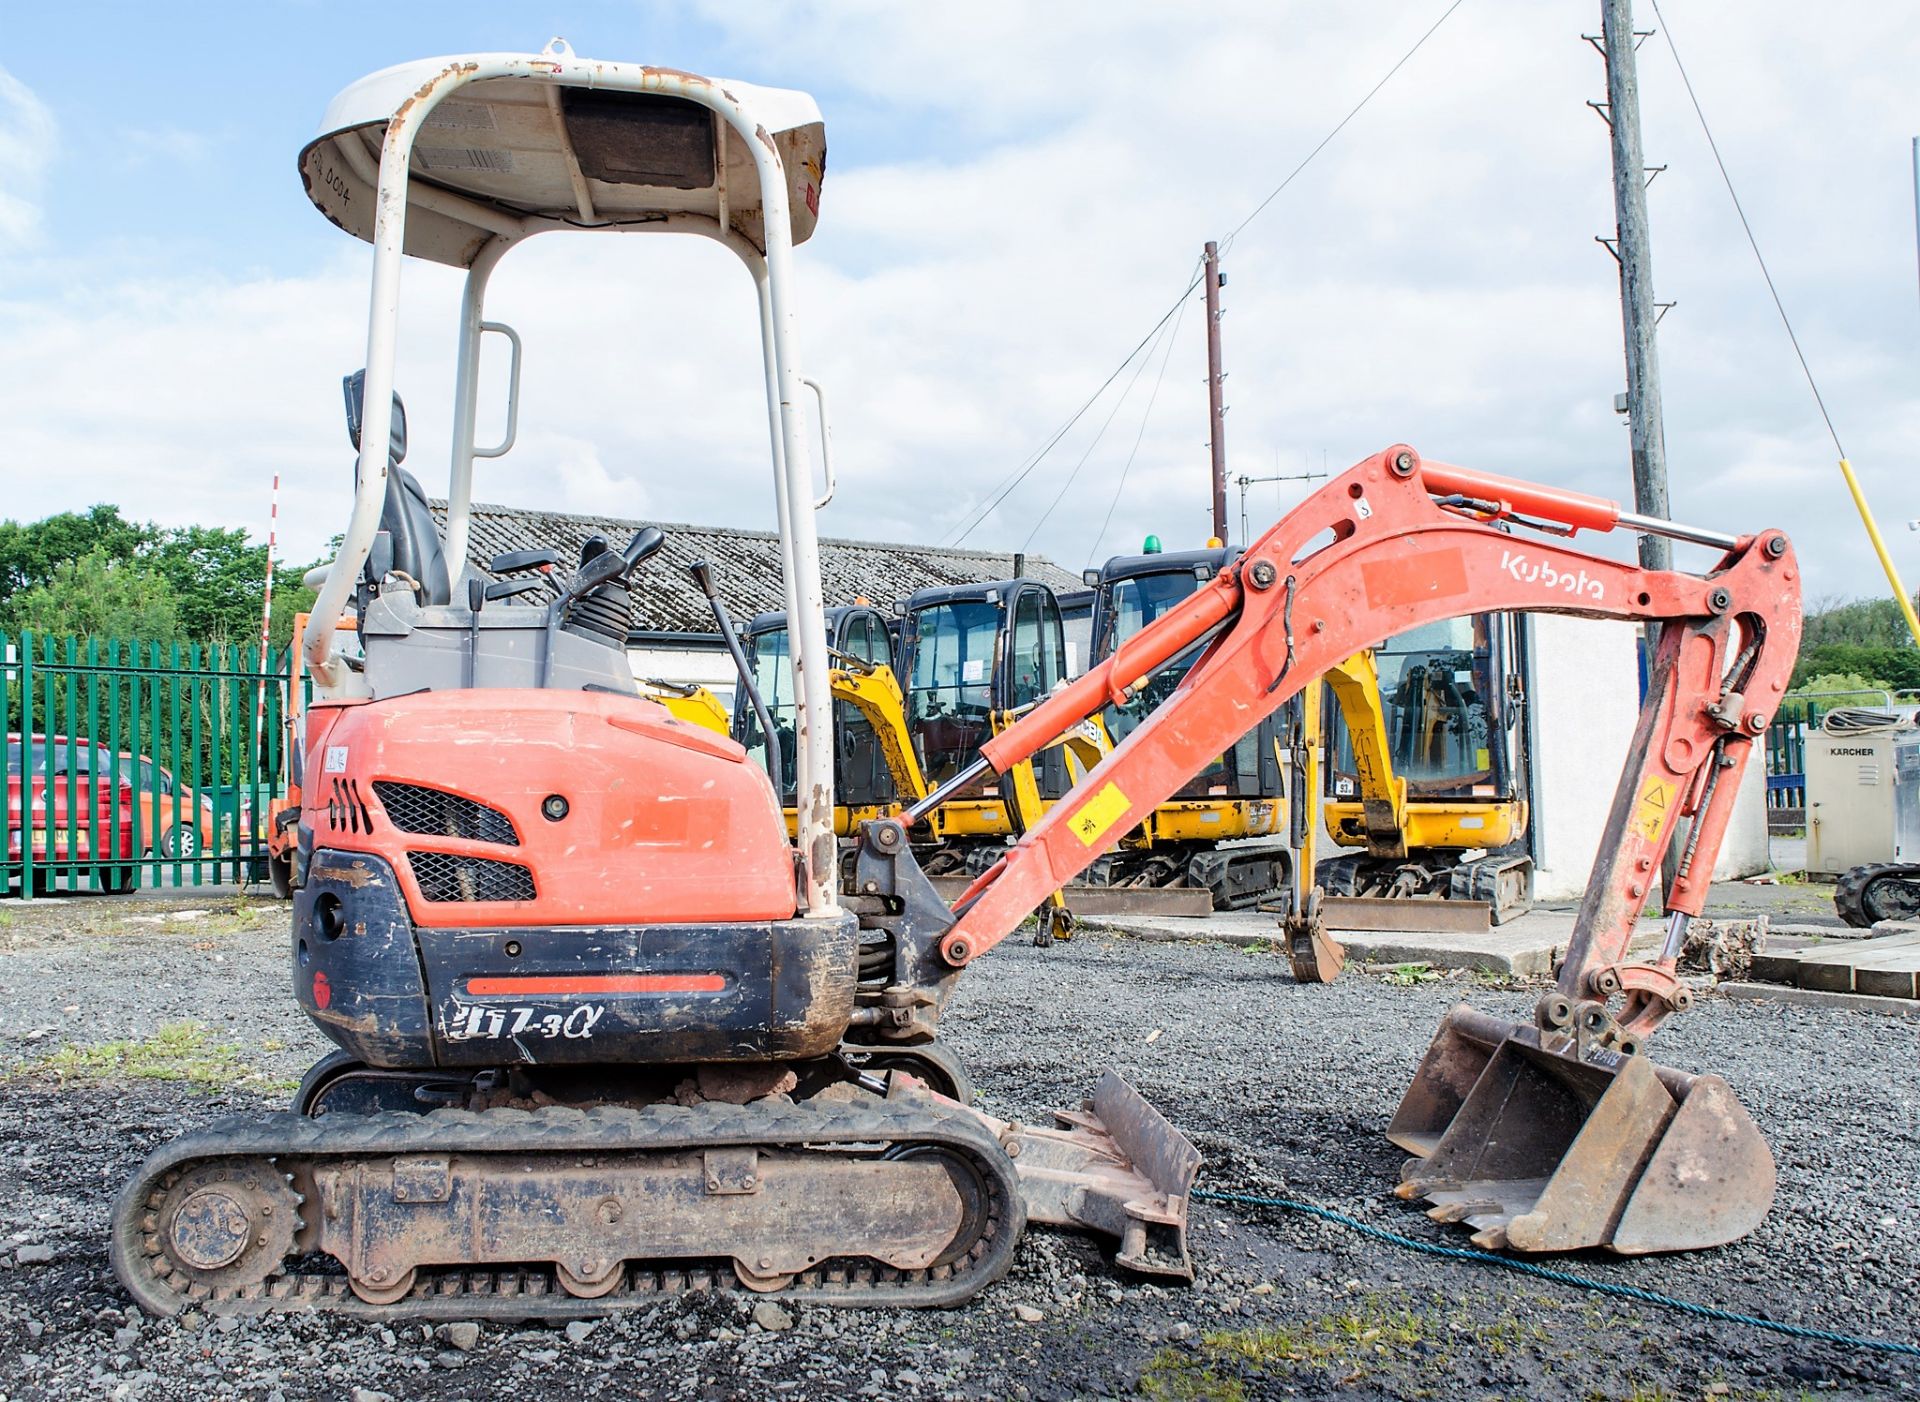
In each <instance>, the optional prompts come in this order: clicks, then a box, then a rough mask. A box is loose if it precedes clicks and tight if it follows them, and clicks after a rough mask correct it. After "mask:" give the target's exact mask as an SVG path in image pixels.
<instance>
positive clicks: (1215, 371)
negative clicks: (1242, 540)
mask: <svg viewBox="0 0 1920 1402" xmlns="http://www.w3.org/2000/svg"><path fill="white" fill-rule="evenodd" d="M1225 282H1226V279H1225V278H1223V277H1222V276H1220V245H1219V244H1217V243H1214V242H1211V241H1209V242H1208V244H1207V256H1206V283H1207V446H1208V447H1209V448H1210V449H1211V450H1212V453H1213V534H1214V538H1215V539H1216V540H1219V541H1220V542H1222V543H1223V544H1224V543H1225V541H1226V539H1227V423H1226V416H1227V410H1226V406H1225V405H1224V404H1222V403H1221V393H1220V391H1221V384H1220V382H1221V381H1222V380H1224V379H1225V378H1226V376H1225V375H1224V374H1223V373H1222V372H1221V369H1220V288H1221V285H1222V284H1223V283H1225Z"/></svg>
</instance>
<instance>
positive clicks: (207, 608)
mask: <svg viewBox="0 0 1920 1402" xmlns="http://www.w3.org/2000/svg"><path fill="white" fill-rule="evenodd" d="M142 558H143V559H145V560H147V561H150V562H151V563H152V566H153V568H154V569H155V570H156V571H157V572H158V573H159V574H161V575H162V576H164V577H165V579H166V581H167V583H168V584H169V585H170V586H171V588H172V591H173V597H174V603H175V607H176V608H177V609H178V610H179V613H180V633H181V636H182V637H187V638H192V639H194V640H195V641H196V642H213V643H244V642H247V641H249V640H251V639H253V638H257V637H258V636H259V635H260V591H261V589H262V588H263V587H264V584H265V580H266V574H267V547H266V546H264V545H249V544H247V533H246V532H245V531H243V530H239V529H233V530H226V529H222V528H220V527H218V526H182V527H178V528H176V529H173V530H167V531H162V532H160V533H159V539H158V540H157V541H155V542H154V543H153V544H152V545H151V546H150V547H149V548H148V549H147V550H146V551H145V552H143V555H142Z"/></svg>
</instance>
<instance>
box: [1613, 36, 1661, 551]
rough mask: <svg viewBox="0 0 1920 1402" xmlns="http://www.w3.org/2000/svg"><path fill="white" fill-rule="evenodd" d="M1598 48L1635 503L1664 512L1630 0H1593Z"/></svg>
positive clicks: (1655, 313)
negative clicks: (1603, 72) (1603, 69)
mask: <svg viewBox="0 0 1920 1402" xmlns="http://www.w3.org/2000/svg"><path fill="white" fill-rule="evenodd" d="M1600 20H1601V29H1600V34H1601V41H1602V47H1601V55H1602V56H1603V57H1604V58H1605V59H1606V61H1607V110H1606V113H1605V116H1606V118H1607V125H1608V126H1609V127H1611V128H1612V130H1613V209H1614V222H1615V224H1616V226H1617V232H1618V239H1617V241H1616V242H1615V243H1614V244H1613V245H1612V249H1613V253H1614V256H1615V257H1616V258H1618V259H1619V261H1620V309H1621V316H1622V320H1623V322H1624V324H1625V329H1626V345H1627V432H1628V434H1629V437H1630V441H1631V444H1632V453H1633V502H1634V510H1635V511H1637V512H1639V513H1640V514H1641V515H1642V516H1657V517H1660V518H1661V519H1662V520H1665V519H1667V517H1668V515H1669V510H1668V506H1667V439H1666V429H1665V427H1664V426H1663V424H1662V421H1661V409H1660V355H1659V352H1658V350H1657V348H1656V347H1655V345H1654V326H1655V323H1657V322H1658V321H1659V319H1660V311H1659V307H1658V305H1657V304H1656V303H1655V301H1654V297H1653V249H1652V246H1651V241H1650V238H1649V235H1648V229H1647V170H1646V161H1645V158H1644V156H1643V155H1642V153H1641V150H1640V79H1639V74H1638V72H1637V71H1636V68H1635V63H1634V52H1633V48H1634V43H1635V35H1634V32H1633V3H1632V0H1600ZM1640 563H1641V564H1642V565H1643V566H1645V567H1646V568H1648V569H1660V570H1664V569H1671V568H1672V566H1673V545H1672V542H1670V541H1669V540H1667V539H1666V537H1664V536H1655V535H1643V536H1641V537H1640Z"/></svg>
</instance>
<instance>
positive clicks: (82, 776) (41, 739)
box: [6, 734, 139, 892]
mask: <svg viewBox="0 0 1920 1402" xmlns="http://www.w3.org/2000/svg"><path fill="white" fill-rule="evenodd" d="M74 750H75V754H74V756H73V759H74V763H72V764H71V765H69V756H68V750H67V741H66V740H65V739H64V738H63V737H61V736H54V737H53V738H52V739H51V740H49V739H48V737H46V736H44V735H35V736H33V737H31V741H30V743H29V744H27V745H26V746H25V747H24V752H23V746H22V745H21V742H20V736H19V735H18V734H11V735H8V736H7V814H6V825H7V865H8V873H7V884H8V885H11V884H12V883H13V882H14V881H15V880H17V879H18V877H19V873H20V872H21V871H22V870H23V867H24V862H23V853H22V841H21V838H22V834H23V833H24V832H25V831H26V830H27V829H28V828H29V827H30V828H31V829H32V832H33V863H34V885H35V887H36V889H45V888H46V887H47V886H48V885H50V884H51V883H50V882H49V881H48V880H47V879H46V877H47V875H48V874H49V873H48V872H47V871H46V869H45V868H43V866H42V863H48V862H51V863H53V864H54V866H53V872H52V873H51V874H54V875H58V874H67V873H70V874H71V876H72V877H73V878H74V880H73V884H74V885H75V886H76V887H78V886H81V885H84V884H86V879H87V877H89V876H90V875H95V874H97V875H98V877H99V879H100V886H101V888H102V889H104V890H107V891H116V892H117V891H130V890H132V889H133V887H134V885H135V883H136V882H137V881H138V879H139V873H138V869H137V868H135V867H132V866H115V865H109V863H113V862H120V861H131V860H132V859H133V857H134V856H135V855H136V853H135V850H134V847H135V843H134V815H135V803H134V793H133V785H132V783H131V782H129V781H127V780H123V781H122V782H121V783H120V785H119V794H118V803H117V805H116V802H115V794H114V786H113V785H112V784H110V783H106V782H100V783H95V782H94V778H93V775H92V773H91V770H92V765H93V762H94V761H95V760H96V759H99V758H100V756H101V754H102V753H103V752H101V751H100V750H99V747H98V746H94V745H86V744H81V743H79V742H77V741H76V742H75V744H74ZM90 752H92V753H90ZM70 768H71V770H72V771H73V772H72V773H71V775H70V774H69V772H68V771H69V769H70ZM29 771H31V773H32V775H33V781H32V786H31V790H30V792H31V793H32V805H31V808H30V810H29V811H28V813H27V815H26V817H25V818H23V817H22V807H21V801H20V800H21V792H22V779H23V778H24V776H25V775H26V774H27V773H28V772H29ZM49 778H51V782H49ZM116 811H117V814H118V818H117V821H116V816H115V815H116ZM69 863H71V864H72V865H68V864H69Z"/></svg>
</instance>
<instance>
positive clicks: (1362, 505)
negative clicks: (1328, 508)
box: [1353, 497, 1373, 521]
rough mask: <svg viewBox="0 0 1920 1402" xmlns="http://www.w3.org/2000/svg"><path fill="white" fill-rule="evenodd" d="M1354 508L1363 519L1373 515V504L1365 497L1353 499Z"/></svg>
mask: <svg viewBox="0 0 1920 1402" xmlns="http://www.w3.org/2000/svg"><path fill="white" fill-rule="evenodd" d="M1353 509H1354V512H1355V514H1356V515H1358V516H1359V517H1360V519H1361V520H1362V521H1364V520H1366V519H1367V518H1368V517H1370V516H1372V515H1373V504H1372V503H1371V502H1369V501H1368V500H1367V499H1366V498H1365V497H1355V498H1354V500H1353Z"/></svg>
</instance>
